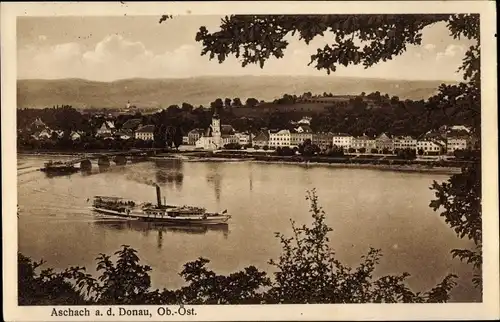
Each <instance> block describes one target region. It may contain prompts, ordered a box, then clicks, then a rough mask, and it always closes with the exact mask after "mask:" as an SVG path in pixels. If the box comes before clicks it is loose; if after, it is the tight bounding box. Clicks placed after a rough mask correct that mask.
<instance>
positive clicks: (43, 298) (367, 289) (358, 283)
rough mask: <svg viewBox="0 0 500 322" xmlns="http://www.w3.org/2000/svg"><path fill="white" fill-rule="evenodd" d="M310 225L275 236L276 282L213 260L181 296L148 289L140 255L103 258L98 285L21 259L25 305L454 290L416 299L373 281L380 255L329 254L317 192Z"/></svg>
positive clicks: (399, 296) (349, 297)
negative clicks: (347, 257)
mask: <svg viewBox="0 0 500 322" xmlns="http://www.w3.org/2000/svg"><path fill="white" fill-rule="evenodd" d="M306 199H307V200H309V202H310V205H311V207H310V213H311V216H312V225H310V226H308V225H302V226H300V227H298V226H297V225H296V223H295V222H293V221H292V228H293V234H292V236H291V237H287V236H285V235H283V234H281V233H276V237H277V238H278V239H279V241H280V243H281V248H282V250H281V254H280V255H279V257H278V258H277V259H276V260H271V261H270V264H271V265H273V266H274V267H275V268H276V270H275V272H274V273H273V275H272V276H268V274H267V273H266V272H264V271H260V270H259V269H258V268H256V267H255V266H249V267H246V268H244V269H242V270H240V271H238V272H235V273H232V274H229V275H220V274H217V273H215V272H214V271H212V270H210V269H209V268H208V267H207V265H208V264H209V263H210V261H209V260H208V259H205V258H198V259H197V260H195V261H192V262H188V263H186V264H185V265H184V269H183V270H182V271H181V273H180V276H181V277H182V278H183V279H184V281H185V285H184V286H182V287H181V288H179V289H175V290H169V289H162V290H159V289H151V278H150V275H149V273H150V272H151V267H149V266H148V265H142V264H141V263H140V259H139V257H138V255H137V251H136V250H134V249H132V248H131V247H130V246H128V245H123V246H122V248H121V249H120V250H118V251H117V252H115V254H114V256H113V257H114V258H112V256H109V255H105V254H99V256H98V257H97V259H96V260H97V272H98V274H99V276H98V277H97V278H95V277H93V276H92V275H90V274H87V273H85V269H84V268H79V267H76V268H73V267H72V268H69V269H67V270H64V271H62V272H59V273H54V272H53V271H52V270H51V269H47V270H43V271H42V272H41V273H38V269H39V266H40V265H41V263H33V262H32V261H31V260H30V259H29V258H27V257H25V256H23V255H22V254H19V256H18V268H19V270H18V273H19V279H18V283H19V288H18V290H19V304H20V305H41V304H46V305H49V304H50V305H56V304H59V305H71V304H106V305H111V304H114V305H119V304H123V305H133V304H143V305H144V304H146V305H147V304H150V305H151V304H279V303H283V304H293V303H295V304H306V303H403V302H404V303H422V302H433V303H434V302H447V301H448V300H449V293H450V290H451V289H452V288H453V287H454V286H455V284H456V283H455V281H454V279H455V277H456V276H454V275H448V276H446V277H444V279H443V281H442V282H441V283H439V284H438V285H436V286H435V287H434V288H433V289H431V290H429V291H428V292H424V293H422V292H414V291H412V290H411V289H410V288H409V287H408V286H407V284H406V280H407V278H408V277H409V276H410V275H409V274H408V273H402V274H400V275H387V276H381V277H375V276H374V275H375V274H374V271H375V269H376V267H377V265H378V264H379V262H380V260H381V258H382V254H381V251H380V250H378V249H370V250H369V251H368V253H367V255H365V256H363V257H362V258H361V262H360V264H359V265H358V266H357V267H355V268H352V267H350V266H347V265H345V264H343V263H342V262H340V260H339V259H338V258H337V256H336V254H335V252H334V251H333V249H332V248H331V245H330V240H329V237H328V236H329V234H330V233H331V231H332V229H331V228H330V227H329V226H328V225H327V224H326V223H325V220H326V214H325V212H324V211H323V210H322V209H321V207H320V206H319V203H318V198H317V196H316V192H315V191H314V190H313V191H311V192H309V193H308V195H307V197H306Z"/></svg>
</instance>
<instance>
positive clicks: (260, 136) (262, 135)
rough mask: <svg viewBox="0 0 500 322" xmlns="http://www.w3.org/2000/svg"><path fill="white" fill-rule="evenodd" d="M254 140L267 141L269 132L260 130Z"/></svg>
mask: <svg viewBox="0 0 500 322" xmlns="http://www.w3.org/2000/svg"><path fill="white" fill-rule="evenodd" d="M253 140H254V141H269V134H268V133H267V131H260V132H259V134H257V135H256V136H255V137H254V138H253Z"/></svg>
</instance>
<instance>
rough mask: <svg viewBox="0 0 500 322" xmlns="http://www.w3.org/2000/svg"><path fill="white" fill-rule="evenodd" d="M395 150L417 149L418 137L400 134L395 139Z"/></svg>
mask: <svg viewBox="0 0 500 322" xmlns="http://www.w3.org/2000/svg"><path fill="white" fill-rule="evenodd" d="M393 141H394V150H404V149H411V150H417V139H415V138H412V137H411V136H398V137H395V138H394V139H393Z"/></svg>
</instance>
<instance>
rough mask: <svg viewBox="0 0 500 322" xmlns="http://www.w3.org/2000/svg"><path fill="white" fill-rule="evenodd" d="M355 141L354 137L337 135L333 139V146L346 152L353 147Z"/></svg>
mask: <svg viewBox="0 0 500 322" xmlns="http://www.w3.org/2000/svg"><path fill="white" fill-rule="evenodd" d="M353 140H354V137H352V136H351V135H349V134H345V133H336V134H334V135H333V137H332V145H335V146H338V147H341V148H343V149H344V150H348V149H350V148H352V147H353Z"/></svg>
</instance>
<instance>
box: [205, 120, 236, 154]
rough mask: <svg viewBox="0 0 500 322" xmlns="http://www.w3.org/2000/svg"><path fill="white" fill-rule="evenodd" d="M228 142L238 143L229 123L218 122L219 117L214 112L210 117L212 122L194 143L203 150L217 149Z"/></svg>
mask: <svg viewBox="0 0 500 322" xmlns="http://www.w3.org/2000/svg"><path fill="white" fill-rule="evenodd" d="M230 143H239V138H238V137H237V136H236V135H235V131H234V129H233V127H232V126H231V125H225V124H223V125H221V124H220V117H219V115H218V114H217V113H215V114H214V116H213V117H212V124H211V125H210V127H209V128H208V129H207V130H206V131H205V133H204V135H203V136H201V137H200V138H199V139H198V140H197V141H196V143H195V145H196V147H197V148H202V149H205V150H218V149H222V148H223V147H224V146H225V145H226V144H230Z"/></svg>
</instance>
